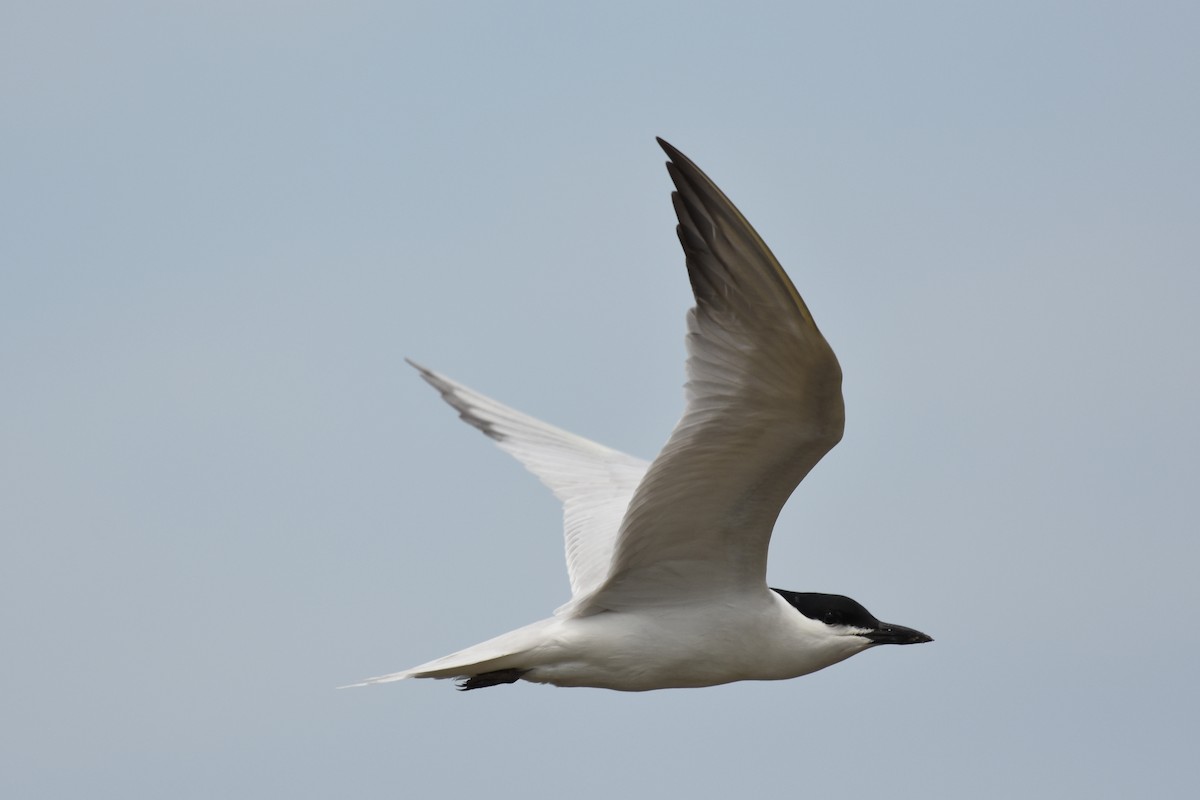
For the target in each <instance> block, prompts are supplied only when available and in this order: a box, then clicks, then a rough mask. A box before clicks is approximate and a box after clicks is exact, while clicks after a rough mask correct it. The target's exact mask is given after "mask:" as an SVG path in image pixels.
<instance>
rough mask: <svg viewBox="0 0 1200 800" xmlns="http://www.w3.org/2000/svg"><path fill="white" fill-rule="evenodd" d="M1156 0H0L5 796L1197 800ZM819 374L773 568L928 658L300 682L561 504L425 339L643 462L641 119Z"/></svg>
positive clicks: (524, 583) (660, 352)
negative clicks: (753, 679)
mask: <svg viewBox="0 0 1200 800" xmlns="http://www.w3.org/2000/svg"><path fill="white" fill-rule="evenodd" d="M1198 28H1200V11H1197V7H1196V6H1195V4H1191V3H1170V2H1162V3H1151V4H1141V3H1136V4H1135V3H1107V2H1089V3H1082V2H1080V3H1064V2H1011V3H1003V4H1001V3H993V4H984V3H952V2H944V3H935V2H922V3H906V4H893V3H856V4H831V3H808V2H795V3H770V2H738V3H716V2H693V3H681V2H674V3H671V2H662V3H656V2H636V3H633V2H620V0H615V1H614V2H608V3H603V4H575V3H548V2H547V3H507V4H498V3H440V2H439V3H434V2H411V3H406V2H392V3H383V2H354V1H353V0H351V1H350V2H345V1H344V0H343V1H342V2H336V3H334V2H322V1H321V0H311V1H310V2H295V3H291V2H289V3H285V2H278V1H277V0H276V1H271V0H261V1H256V0H240V1H239V2H227V1H226V0H216V1H214V0H207V1H206V2H175V3H149V2H147V3H132V2H86V3H84V2H76V3H70V2H55V1H54V0H48V1H47V0H41V1H40V2H25V0H9V2H6V3H4V4H3V6H2V7H0V141H2V143H3V147H0V213H2V217H3V219H4V221H5V222H4V224H3V226H0V376H2V380H3V391H2V392H0V639H2V640H3V652H4V657H3V658H2V659H0V687H2V688H0V795H3V796H4V797H20V798H61V797H85V796H86V797H101V798H107V797H113V798H141V797H146V798H150V797H154V798H159V797H172V798H212V797H222V798H260V797H286V798H318V797H321V798H324V797H333V796H338V797H356V798H375V797H396V796H405V797H432V796H438V797H465V796H479V795H483V794H486V795H487V796H493V797H517V796H521V797H538V796H554V797H571V798H579V799H581V800H586V799H587V798H608V797H614V796H616V797H641V796H669V797H689V798H717V797H729V796H731V795H736V796H776V797H777V796H800V797H809V796H811V797H817V796H820V797H828V798H838V797H863V796H882V797H889V798H917V797H919V798H961V797H975V798H1011V797H1014V796H1022V797H1065V796H1074V797H1091V798H1125V797H1131V796H1142V797H1171V796H1182V795H1184V794H1186V793H1187V791H1188V787H1191V786H1193V785H1194V770H1193V769H1192V764H1193V762H1194V759H1195V746H1196V742H1197V741H1200V730H1198V728H1200V723H1197V719H1200V691H1198V690H1197V686H1196V675H1197V674H1198V672H1200V644H1197V637H1196V636H1195V634H1194V633H1193V630H1192V629H1193V627H1194V626H1193V624H1192V623H1193V620H1192V617H1193V615H1194V614H1193V612H1194V610H1195V609H1196V608H1197V607H1198V606H1200V582H1198V581H1197V580H1196V579H1195V574H1194V572H1195V564H1196V563H1197V560H1198V559H1200V545H1198V544H1197V538H1196V535H1195V534H1196V522H1195V517H1196V499H1195V482H1196V475H1197V468H1196V453H1197V452H1198V451H1200V425H1198V424H1197V417H1196V409H1197V407H1200V376H1198V374H1197V357H1196V348H1197V342H1198V341H1200V317H1198V316H1197V314H1196V313H1195V304H1196V297H1197V296H1198V295H1200V269H1198V267H1200V226H1198V225H1197V220H1200V155H1198V148H1197V147H1196V143H1197V142H1200V103H1198V102H1197V99H1196V87H1197V85H1200V50H1198V49H1197V48H1196V46H1195V31H1196V30H1197V29H1198ZM656 135H657V136H663V137H664V138H666V139H668V140H669V141H671V142H672V143H673V144H675V145H676V146H677V147H679V148H680V149H681V150H682V151H683V152H685V153H687V154H688V155H689V156H690V157H692V158H693V159H694V160H695V161H696V162H697V163H698V164H699V165H700V166H701V167H702V168H703V169H705V170H706V171H707V172H708V174H709V175H710V176H712V177H713V179H714V180H715V181H716V182H717V183H718V184H719V185H720V186H721V187H722V188H723V189H724V190H725V191H726V193H727V194H728V195H729V196H730V197H731V198H732V199H733V201H734V202H735V203H737V204H738V205H739V207H740V208H741V210H742V211H743V212H744V214H745V215H746V216H747V217H748V218H749V219H750V220H751V221H752V223H753V224H754V225H755V226H756V227H757V229H758V230H759V232H760V233H761V234H762V236H763V237H764V239H765V240H766V241H767V242H768V243H769V244H770V245H771V247H772V248H773V250H774V251H775V253H776V255H777V256H778V257H779V259H780V261H781V262H782V263H783V264H784V266H785V267H786V268H787V270H788V271H789V273H790V275H791V276H792V278H793V280H794V282H795V284H796V286H797V287H798V288H799V290H800V292H801V293H802V294H803V295H804V297H805V299H806V301H807V304H808V306H809V308H810V309H811V310H812V312H813V314H814V315H815V317H816V319H817V321H818V323H819V324H820V326H821V329H822V331H823V332H824V333H825V335H826V337H827V338H828V340H829V341H830V343H831V344H832V346H833V348H834V350H835V351H836V352H837V354H838V356H839V359H840V360H841V363H842V367H843V371H844V373H845V396H846V406H847V428H846V436H845V439H844V440H843V441H842V443H841V444H840V445H839V446H838V447H837V448H836V449H835V450H834V451H833V452H832V453H831V454H830V455H829V456H827V457H826V458H825V459H824V461H822V463H821V464H820V465H819V466H818V467H817V468H816V469H815V470H814V471H813V472H812V473H811V474H810V475H809V477H808V478H807V479H806V480H805V481H804V483H803V484H802V486H801V487H800V488H799V489H798V490H797V492H796V493H795V495H794V496H793V498H792V500H791V502H790V503H789V505H788V506H787V508H786V509H785V511H784V513H783V515H782V516H781V517H780V520H779V524H778V526H777V528H776V534H775V537H774V541H773V546H772V551H771V563H770V568H769V579H770V581H771V583H772V585H774V586H779V587H782V588H787V589H793V590H800V591H827V592H837V593H842V594H847V595H850V596H852V597H854V598H855V599H857V600H859V601H861V602H862V603H863V604H865V605H866V606H867V607H868V608H869V609H871V611H872V612H873V613H875V614H876V615H877V616H878V617H880V618H881V619H885V620H889V621H893V622H896V623H900V624H904V625H908V626H912V627H915V628H918V629H920V630H923V631H926V632H928V633H930V634H931V635H933V636H934V637H935V639H936V641H935V642H934V643H933V644H929V645H924V646H921V647H911V648H876V649H874V650H871V651H868V652H866V653H864V654H862V655H859V656H857V657H855V658H853V659H850V660H849V661H847V662H845V663H843V664H839V665H837V666H835V667H833V668H830V669H828V670H825V671H822V672H819V673H816V674H814V675H810V676H806V677H803V678H799V679H796V680H793V681H787V682H776V683H742V684H733V685H728V686H722V687H716V688H709V689H701V690H668V691H661V692H651V693H644V694H622V693H616V692H607V691H603V690H592V689H556V688H553V687H547V686H537V685H531V684H524V683H521V684H517V685H513V686H503V687H498V688H495V689H489V690H487V691H475V692H468V693H459V692H455V691H454V689H453V686H452V685H451V684H450V683H448V682H444V681H407V682H402V683H398V684H390V685H386V686H380V687H372V688H370V689H357V690H344V691H336V690H335V689H334V687H336V686H338V685H341V684H346V683H350V682H353V681H356V680H359V679H362V678H364V677H367V676H370V675H376V674H380V673H384V672H391V671H395V670H399V669H403V668H406V667H409V666H412V665H414V664H418V663H421V662H424V661H426V660H429V659H431V658H434V657H437V656H440V655H444V654H446V653H448V652H451V651H453V650H456V649H459V648H461V647H464V646H467V645H470V644H473V643H475V642H477V641H480V640H483V639H485V638H488V637H490V636H493V635H495V634H498V633H502V632H504V631H507V630H509V629H512V628H515V627H518V626H519V625H522V624H525V623H527V622H531V621H533V620H536V619H539V618H542V617H544V616H546V615H548V614H549V612H550V611H551V610H552V609H553V608H555V607H556V606H557V605H559V604H560V603H562V602H563V601H564V600H565V599H566V598H567V596H568V594H569V588H568V584H567V580H566V572H565V568H564V565H563V557H562V540H561V521H560V516H559V514H560V511H559V508H558V505H557V503H556V501H555V500H554V498H553V497H552V496H551V495H550V493H549V492H548V491H546V490H545V489H544V488H543V487H542V486H541V485H540V484H539V483H538V482H537V480H536V479H535V478H533V477H532V476H530V475H528V474H527V473H525V472H524V471H523V470H522V469H521V467H520V466H519V465H518V464H516V463H515V462H514V461H512V460H511V459H510V458H509V457H508V456H506V455H505V454H503V453H502V452H500V451H499V450H498V449H496V448H495V447H493V446H492V445H491V444H490V443H489V442H488V441H487V439H485V438H484V437H482V436H480V435H479V434H478V432H477V431H474V430H472V429H471V428H469V427H468V426H465V425H463V424H462V423H461V422H460V421H458V420H457V419H456V416H455V414H454V413H453V412H452V411H451V410H450V409H448V408H447V407H445V406H444V405H443V404H442V403H441V402H440V401H439V400H438V398H437V396H436V394H435V393H433V392H432V391H431V390H430V389H429V388H428V387H427V386H425V385H424V384H423V383H422V382H421V381H420V380H419V379H418V378H417V377H416V374H415V373H414V372H413V371H412V370H411V369H410V368H409V367H408V366H406V365H405V364H404V361H403V359H404V358H405V357H410V358H413V359H415V360H417V361H420V362H422V363H424V364H427V365H428V366H430V367H433V368H435V369H437V370H439V371H442V372H444V373H446V374H447V375H450V376H452V377H454V378H455V379H457V380H460V381H462V382H464V383H466V384H468V385H469V386H472V387H474V388H476V389H478V390H479V391H482V392H484V393H486V394H488V395H491V396H493V397H495V398H497V399H499V400H501V401H502V402H505V403H508V404H511V405H513V406H514V407H516V408H519V409H521V410H523V411H526V412H528V413H531V414H533V415H535V416H538V417H541V418H544V419H546V420H548V421H550V422H552V423H554V424H557V425H560V426H562V427H565V428H567V429H569V430H572V431H575V432H578V433H580V434H582V435H585V436H588V437H590V438H593V439H596V440H598V441H601V442H604V443H606V444H609V445H611V446H613V447H617V448H619V449H623V450H626V451H628V452H630V453H633V454H635V455H638V456H641V457H645V458H650V457H653V455H654V454H655V453H656V452H657V450H658V448H659V447H660V446H661V445H662V443H663V442H664V441H665V439H666V436H667V434H668V432H669V431H670V428H671V427H672V425H673V424H674V422H675V420H676V419H677V418H678V415H679V413H680V411H681V409H682V403H683V394H682V389H681V387H682V383H683V379H684V378H683V355H684V350H683V322H684V313H685V311H686V309H687V308H688V307H689V305H690V294H689V289H688V283H687V279H686V272H685V270H684V266H683V259H682V255H681V253H680V252H679V248H678V243H677V241H676V240H675V234H674V224H675V220H674V217H673V213H672V210H671V206H670V202H669V192H670V185H669V180H668V177H667V174H666V171H665V170H664V169H663V166H662V163H663V161H664V157H663V154H662V153H661V151H659V149H658V148H657V146H656V145H655V143H654V138H653V137H654V136H656Z"/></svg>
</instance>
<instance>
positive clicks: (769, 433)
mask: <svg viewBox="0 0 1200 800" xmlns="http://www.w3.org/2000/svg"><path fill="white" fill-rule="evenodd" d="M658 142H659V144H660V145H661V146H662V148H663V150H665V151H666V153H667V155H668V156H669V158H670V161H669V162H668V163H667V170H668V172H669V173H670V175H671V179H672V181H674V183H675V187H676V190H677V191H676V192H674V193H673V194H672V195H671V199H672V201H673V202H674V206H675V213H676V215H677V216H678V218H679V225H678V227H677V229H676V231H677V233H678V235H679V241H680V243H681V244H682V245H683V251H684V253H685V255H686V260H687V268H688V276H689V278H690V279H691V284H692V291H693V293H694V294H695V297H696V305H695V307H694V308H692V309H691V310H690V311H689V312H688V316H687V350H688V358H687V375H688V381H687V385H686V394H687V407H686V409H685V410H684V413H683V417H682V418H681V419H680V421H679V424H678V425H676V427H675V430H674V431H673V432H672V434H671V437H670V439H668V440H667V443H666V445H665V446H664V447H663V449H662V452H661V453H659V455H658V457H657V458H656V459H655V460H654V461H653V462H652V463H646V462H645V461H642V460H641V459H638V458H634V457H633V456H629V455H626V454H624V453H621V452H618V451H616V450H612V449H610V448H608V447H605V446H603V445H600V444H597V443H595V442H592V441H589V440H587V439H584V438H582V437H579V436H575V435H574V434H571V433H568V432H566V431H564V430H561V429H559V428H556V427H554V426H551V425H548V424H546V423H544V422H540V421H538V420H536V419H533V418H532V417H529V416H526V415H524V414H521V413H520V412H517V411H514V410H512V409H510V408H507V407H506V406H504V405H501V404H500V403H498V402H496V401H495V400H491V399H489V398H487V397H484V396H483V395H481V394H478V393H477V392H474V391H472V390H470V389H468V388H467V387H465V386H462V385H460V384H458V383H455V382H454V381H452V380H450V379H449V378H447V377H445V376H443V375H439V374H437V373H436V372H432V371H431V370H428V369H425V368H424V367H422V366H419V365H417V364H413V366H414V367H416V368H417V369H418V370H419V371H420V373H421V377H423V378H424V379H425V380H426V381H428V382H429V383H430V384H431V385H432V386H433V387H434V388H435V389H437V390H438V391H439V392H441V395H442V397H443V398H444V399H445V400H446V402H448V403H449V404H450V405H451V406H453V407H454V408H455V409H457V410H458V412H459V414H460V416H461V417H462V419H464V420H465V421H466V422H468V423H470V424H471V425H473V426H475V427H476V428H478V429H479V430H481V431H483V432H484V433H485V434H487V435H488V436H490V437H491V438H492V439H494V440H495V441H496V443H497V444H498V445H499V446H500V447H501V448H502V449H504V450H506V451H507V452H509V453H511V454H512V455H513V456H515V457H516V458H517V460H519V461H520V462H521V463H522V464H524V465H525V466H526V467H527V468H528V469H529V470H530V471H531V472H533V473H534V474H535V475H537V476H538V477H539V478H540V479H541V480H542V482H543V483H545V484H546V485H547V486H548V487H549V488H550V489H551V491H553V492H554V494H555V495H556V496H557V497H558V498H559V499H560V500H561V501H562V503H563V506H564V516H565V528H566V553H567V570H568V572H569V573H570V579H571V590H572V597H571V599H570V601H569V602H568V603H566V604H565V605H563V606H562V607H560V608H559V609H558V610H556V611H555V612H554V615H553V616H552V617H550V618H548V619H543V620H541V621H539V622H534V623H533V624H531V625H527V626H525V627H523V628H519V629H517V630H515V631H511V632H509V633H506V634H503V635H502V636H498V637H496V638H494V639H490V640H488V641H486V642H483V643H481V644H477V645H475V646H474V647H468V648H467V649H465V650H460V651H459V652H457V653H453V654H451V655H448V656H445V657H443V658H439V659H437V660H435V661H430V662H428V663H426V664H422V665H420V666H417V667H413V668H412V669H408V670H405V671H403V672H395V673H392V674H390V675H381V676H379V677H376V678H369V679H367V680H365V681H363V682H362V683H357V684H353V685H354V686H366V685H369V684H375V683H387V682H390V681H397V680H403V679H405V678H458V679H460V680H461V683H460V684H459V688H461V689H479V688H482V687H486V686H495V685H497V684H502V683H512V682H514V681H517V680H526V681H532V682H534V683H550V684H554V685H556V686H594V687H600V688H605V689H618V690H624V691H645V690H649V689H665V688H673V687H698V686H715V685H717V684H722V683H729V682H731V681H742V680H780V679H785V678H794V677H797V676H799V675H805V674H807V673H810V672H815V671H817V670H819V669H823V668H825V667H828V666H830V665H831V664H836V663H837V662H839V661H842V660H844V659H846V658H849V657H850V656H852V655H854V654H855V653H859V652H861V651H863V650H866V649H867V648H869V647H872V646H874V645H878V644H917V643H920V642H929V641H932V639H931V638H930V637H929V636H927V635H925V634H923V633H921V632H920V631H916V630H912V629H911V628H904V627H901V626H899V625H891V624H887V623H883V622H880V621H879V620H877V619H876V618H875V617H874V616H872V615H871V613H870V612H869V611H867V610H866V609H865V608H864V607H863V606H862V605H860V604H859V603H857V602H855V601H854V600H851V599H850V598H848V597H844V596H842V595H832V594H817V593H811V592H790V591H785V590H781V589H771V588H770V587H768V586H767V582H766V571H767V547H768V545H769V543H770V539H771V532H772V529H773V528H774V526H775V520H776V517H777V516H778V515H779V512H780V510H781V509H782V508H783V504H784V503H785V502H786V501H787V498H788V497H789V496H790V495H791V493H792V491H793V490H794V489H795V488H796V486H797V485H798V484H799V483H800V481H801V480H802V479H803V478H804V476H805V475H807V474H808V472H809V470H811V469H812V468H813V466H815V465H816V463H817V462H818V461H820V460H821V457H822V456H824V455H825V454H826V453H827V452H829V450H830V449H831V448H832V447H833V446H834V445H836V444H837V443H838V441H839V440H840V439H841V438H842V428H843V423H844V419H845V413H844V406H843V403H842V388H841V385H842V372H841V367H840V366H839V365H838V361H837V358H836V357H835V356H834V354H833V351H832V350H831V349H830V347H829V345H828V343H826V341H825V338H824V337H823V336H822V335H821V332H820V331H819V330H818V329H817V326H816V323H815V322H813V318H812V315H811V314H810V313H809V311H808V307H807V306H805V304H804V301H803V300H802V299H801V298H800V295H799V293H798V292H797V291H796V289H795V287H794V286H793V285H792V282H791V280H790V279H789V278H788V276H787V274H786V273H785V272H784V271H783V267H781V266H780V265H779V262H778V261H776V259H775V256H774V255H772V253H771V251H770V250H769V249H768V248H767V246H766V244H765V243H764V242H763V241H762V239H760V238H759V236H758V234H757V233H756V232H755V230H754V229H753V228H752V227H751V226H750V223H748V222H747V221H746V219H745V218H744V217H743V216H742V215H741V213H740V212H739V211H738V210H737V208H735V207H734V205H733V203H731V202H729V199H728V198H726V197H725V195H724V194H723V193H722V192H721V190H720V189H718V188H717V186H716V184H714V183H713V182H712V181H711V180H710V179H709V178H708V176H707V175H705V174H704V173H703V172H702V171H701V170H700V169H699V168H698V167H697V166H696V165H695V164H693V163H692V162H691V160H689V159H688V158H687V157H686V156H684V155H683V154H682V153H680V152H679V151H678V150H676V149H675V148H674V147H672V146H671V145H669V144H667V143H666V142H665V141H663V140H662V139H659V140H658ZM409 363H412V362H409Z"/></svg>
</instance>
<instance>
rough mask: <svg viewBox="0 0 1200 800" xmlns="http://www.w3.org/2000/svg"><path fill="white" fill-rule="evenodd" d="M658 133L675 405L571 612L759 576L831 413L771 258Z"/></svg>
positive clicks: (800, 306) (789, 291) (813, 350)
mask: <svg viewBox="0 0 1200 800" xmlns="http://www.w3.org/2000/svg"><path fill="white" fill-rule="evenodd" d="M659 144H661V145H662V147H663V149H664V150H665V151H666V152H667V155H668V156H669V157H670V159H671V160H670V161H669V162H668V163H667V170H668V171H669V172H670V175H671V179H672V180H673V181H674V183H675V187H676V189H677V191H676V192H674V193H673V194H672V196H671V197H672V200H673V202H674V205H675V213H676V215H677V216H678V218H679V225H678V227H677V229H676V231H677V233H678V235H679V241H680V243H681V244H682V245H683V250H684V253H685V255H686V259H687V268H688V276H689V278H690V279H691V284H692V291H693V293H694V294H695V297H696V306H695V307H694V308H693V309H691V310H690V311H689V312H688V319H687V350H688V359H687V375H688V381H687V386H686V394H687V407H686V409H685V411H684V414H683V417H682V419H680V421H679V424H678V425H677V426H676V427H675V430H674V432H673V433H672V434H671V437H670V439H669V440H668V441H667V443H666V445H665V446H664V447H663V449H662V452H661V453H660V454H659V455H658V458H656V459H655V460H654V462H653V464H651V466H650V469H649V471H648V472H647V473H646V476H645V478H644V479H643V480H642V482H641V484H639V486H638V488H637V491H636V492H635V493H634V495H633V499H632V500H631V501H630V504H629V509H628V511H627V512H626V514H625V518H624V519H623V520H622V523H621V530H620V533H619V534H618V538H617V542H616V548H615V550H614V553H613V563H612V566H611V568H610V570H609V574H608V577H607V579H606V580H605V582H604V584H603V585H602V586H601V587H600V588H599V589H598V590H597V591H596V592H595V593H594V594H593V595H591V596H589V597H582V598H579V599H578V600H577V601H576V602H575V604H574V609H573V610H572V613H575V614H580V615H583V614H591V613H596V612H598V611H603V610H619V609H622V608H631V607H642V606H645V605H655V604H661V603H672V604H673V603H686V602H688V599H689V597H694V596H698V595H704V596H709V597H711V596H712V595H713V593H716V592H722V591H733V592H737V591H742V590H746V589H752V588H756V587H758V586H765V581H766V567H767V548H768V545H769V543H770V538H771V530H772V528H773V527H774V525H775V519H776V517H777V516H778V515H779V511H780V509H782V507H783V504H784V503H785V502H786V501H787V498H788V497H789V496H790V495H791V493H792V491H793V490H794V489H795V488H796V486H797V484H799V483H800V481H801V479H803V478H804V476H805V475H806V474H808V471H809V470H811V469H812V468H813V466H814V465H815V464H816V463H817V462H818V461H820V460H821V457H822V456H824V455H825V454H826V453H827V452H829V450H830V449H831V448H832V447H833V446H834V445H835V444H837V443H838V441H839V440H840V439H841V436H842V428H843V423H844V420H845V411H844V406H843V403H842V389H841V384H842V373H841V368H840V367H839V366H838V362H837V358H836V357H835V356H834V354H833V351H832V350H831V349H830V347H829V345H828V343H827V342H826V341H825V338H824V337H823V336H822V335H821V332H820V331H819V330H818V329H817V326H816V323H814V322H813V318H812V315H811V314H810V313H809V311H808V308H807V307H806V306H805V305H804V301H803V300H802V299H801V298H800V295H799V293H798V292H797V291H796V288H795V287H794V286H793V285H792V282H791V280H789V278H788V276H787V274H786V273H785V272H784V271H783V268H782V267H781V266H780V265H779V262H778V261H776V260H775V257H774V255H772V254H771V251H770V250H769V249H768V248H767V246H766V244H765V243H763V241H762V239H760V238H759V236H758V234H757V233H756V232H755V230H754V229H753V228H752V227H751V226H750V223H749V222H747V221H746V219H745V218H744V217H743V216H742V215H741V213H740V212H739V211H738V210H737V209H736V208H735V207H734V205H733V203H731V202H729V199H728V198H726V197H725V195H724V194H723V193H722V192H721V190H720V189H718V188H717V186H716V184H714V183H713V182H712V181H711V180H709V178H708V176H706V175H705V174H704V173H703V172H701V171H700V169H699V168H698V167H697V166H696V165H695V164H693V163H692V162H691V161H690V160H689V159H688V158H687V157H686V156H684V155H683V154H682V153H680V152H679V151H678V150H676V149H675V148H674V147H672V146H671V145H669V144H667V143H666V142H664V141H662V140H661V139H660V140H659Z"/></svg>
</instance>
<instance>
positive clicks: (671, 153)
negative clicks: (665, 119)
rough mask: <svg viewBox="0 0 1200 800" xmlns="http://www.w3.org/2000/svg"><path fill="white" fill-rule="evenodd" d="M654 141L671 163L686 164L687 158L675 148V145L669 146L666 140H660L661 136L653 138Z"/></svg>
mask: <svg viewBox="0 0 1200 800" xmlns="http://www.w3.org/2000/svg"><path fill="white" fill-rule="evenodd" d="M654 141H656V142H658V146H659V147H661V148H662V149H663V152H664V153H666V154H667V156H668V157H669V158H670V159H671V160H672V161H679V162H681V163H687V162H688V157H687V156H685V155H684V154H683V153H681V152H679V150H678V148H676V147H675V145H673V144H671V143H670V142H668V141H667V140H666V139H664V138H662V137H661V136H655V137H654Z"/></svg>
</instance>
